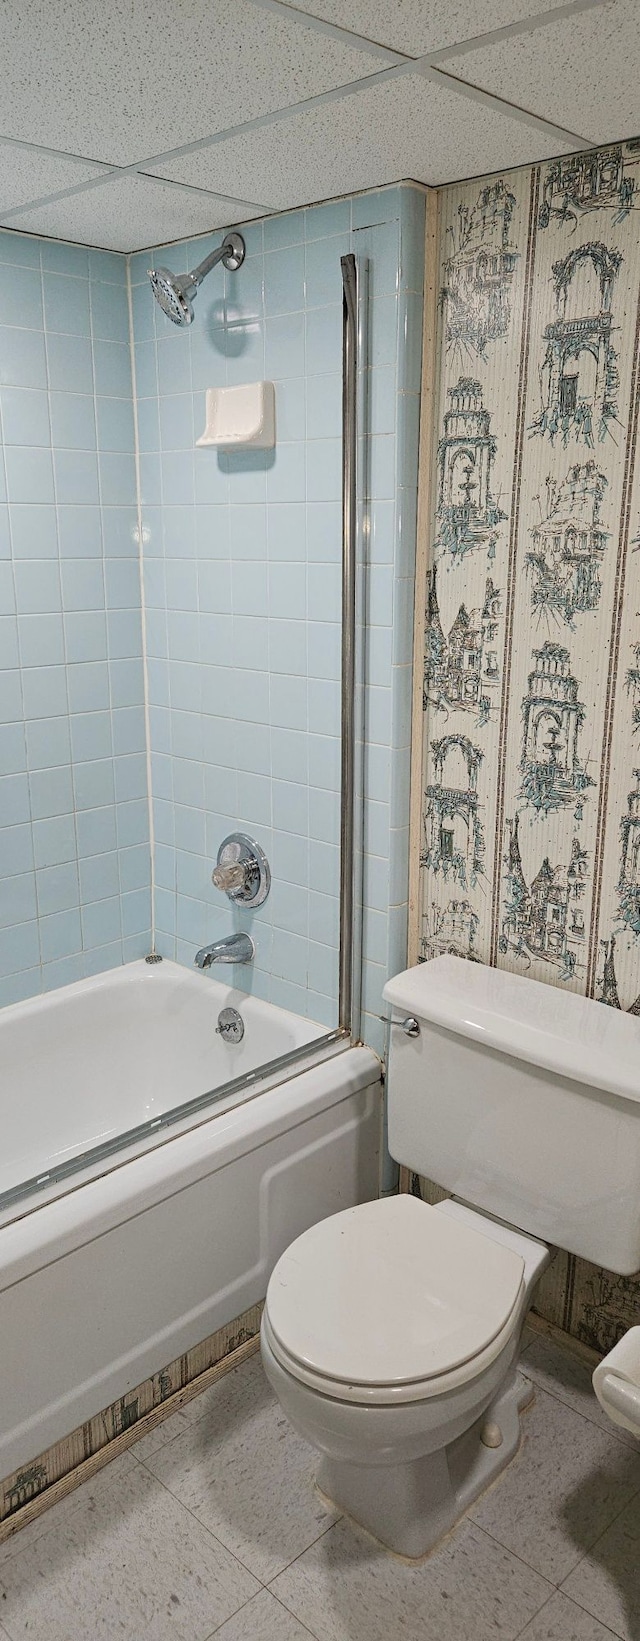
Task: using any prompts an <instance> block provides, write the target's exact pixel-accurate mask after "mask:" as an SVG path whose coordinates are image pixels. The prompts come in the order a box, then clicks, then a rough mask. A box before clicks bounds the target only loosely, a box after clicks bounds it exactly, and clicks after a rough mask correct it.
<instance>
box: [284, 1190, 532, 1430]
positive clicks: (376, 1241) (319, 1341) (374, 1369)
mask: <svg viewBox="0 0 640 1641" xmlns="http://www.w3.org/2000/svg"><path fill="white" fill-rule="evenodd" d="M523 1292H524V1261H523V1259H522V1258H521V1256H520V1254H519V1253H517V1252H515V1250H514V1249H512V1248H510V1247H508V1246H505V1245H504V1244H503V1243H502V1242H497V1241H494V1240H493V1239H492V1238H491V1236H490V1235H487V1236H485V1235H483V1234H482V1233H481V1232H479V1231H477V1230H476V1229H475V1228H473V1229H472V1228H471V1227H470V1226H468V1225H466V1224H464V1223H461V1222H460V1221H459V1220H457V1219H455V1218H449V1217H448V1216H447V1215H445V1214H443V1213H441V1212H438V1211H437V1210H436V1209H434V1208H430V1207H428V1206H427V1204H426V1203H423V1202H420V1201H417V1200H416V1198H414V1197H411V1196H399V1197H392V1198H387V1199H386V1200H383V1201H378V1202H368V1203H364V1204H363V1205H362V1206H360V1207H357V1208H349V1209H347V1210H346V1211H345V1212H343V1213H339V1214H334V1215H332V1216H331V1218H330V1219H326V1220H322V1221H320V1223H319V1224H318V1225H314V1226H312V1227H311V1229H310V1230H309V1231H305V1233H304V1234H303V1235H302V1236H301V1237H298V1239H297V1241H295V1242H294V1243H292V1245H291V1246H290V1247H289V1248H288V1249H287V1250H286V1252H285V1253H284V1254H283V1255H282V1258H281V1259H280V1260H279V1261H278V1264H277V1265H276V1267H275V1270H274V1272H273V1275H272V1277H271V1281H270V1283H269V1288H268V1291H267V1299H266V1304H265V1315H264V1322H263V1327H264V1332H265V1338H266V1340H267V1343H268V1344H269V1346H270V1348H271V1350H272V1352H273V1354H274V1356H275V1357H276V1358H277V1360H278V1361H279V1362H280V1364H281V1366H282V1367H284V1368H285V1369H286V1370H287V1371H288V1372H289V1373H291V1374H292V1375H293V1377H294V1378H297V1379H298V1380H300V1382H302V1383H305V1384H308V1385H310V1386H312V1387H313V1388H315V1389H317V1390H319V1391H321V1393H323V1394H324V1395H327V1396H331V1397H333V1398H335V1399H338V1400H342V1401H352V1402H368V1403H374V1404H378V1405H383V1404H390V1403H393V1402H411V1401H421V1400H423V1399H425V1398H427V1397H431V1396H437V1395H439V1394H441V1393H442V1392H443V1391H445V1390H447V1389H449V1388H452V1387H453V1386H454V1385H455V1384H465V1383H469V1382H470V1381H471V1380H473V1379H475V1378H476V1377H477V1376H478V1375H479V1374H480V1373H481V1372H483V1371H484V1369H485V1368H486V1367H488V1366H489V1365H490V1364H491V1362H493V1361H494V1360H495V1358H496V1357H497V1356H498V1355H499V1354H500V1352H501V1350H503V1349H504V1347H505V1345H506V1344H507V1343H508V1341H509V1338H510V1337H511V1335H512V1333H513V1330H514V1326H515V1323H516V1321H517V1318H518V1315H519V1312H520V1307H521V1301H522V1296H523Z"/></svg>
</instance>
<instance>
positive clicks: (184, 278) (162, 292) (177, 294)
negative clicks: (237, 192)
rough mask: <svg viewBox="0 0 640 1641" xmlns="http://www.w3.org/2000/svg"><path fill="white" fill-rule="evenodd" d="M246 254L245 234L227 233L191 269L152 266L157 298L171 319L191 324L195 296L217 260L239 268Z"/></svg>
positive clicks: (182, 323) (233, 270) (232, 268)
mask: <svg viewBox="0 0 640 1641" xmlns="http://www.w3.org/2000/svg"><path fill="white" fill-rule="evenodd" d="M244 258H245V244H244V240H243V238H242V234H227V235H226V237H225V239H223V241H222V244H221V245H219V246H218V249H217V251H212V252H211V255H210V256H206V257H205V259H204V262H199V263H198V266H197V268H194V269H193V271H192V272H191V273H186V274H174V273H172V272H171V269H170V268H149V270H148V273H149V278H150V280H151V289H152V291H153V294H154V296H155V299H156V302H158V303H159V305H160V307H161V308H162V312H163V313H166V316H167V319H172V320H173V323H174V325H191V324H192V323H193V298H194V296H195V295H196V292H197V289H198V286H199V285H201V284H202V281H203V279H206V276H207V274H208V273H210V272H211V269H212V268H215V266H216V263H217V262H223V263H224V266H225V268H229V269H231V271H232V272H235V270H236V269H237V268H241V267H242V264H243V262H244Z"/></svg>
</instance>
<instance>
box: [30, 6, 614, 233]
mask: <svg viewBox="0 0 640 1641" xmlns="http://www.w3.org/2000/svg"><path fill="white" fill-rule="evenodd" d="M639 21H640V0H569V3H568V4H564V5H560V6H558V5H556V6H551V7H549V6H546V7H545V6H544V3H543V0H542V4H541V0H483V5H482V7H481V8H479V7H478V4H477V0H307V3H306V4H304V5H292V4H290V3H288V0H287V3H285V0H108V3H106V4H105V0H3V4H2V6H1V7H0V61H1V62H2V98H1V102H0V225H2V226H4V227H7V228H14V229H22V230H25V231H27V232H29V233H36V234H45V235H50V236H52V237H54V238H59V239H71V240H74V241H76V242H79V243H82V244H87V245H98V246H103V247H105V248H108V249H112V250H117V251H133V250H138V249H142V248H146V247H147V246H152V245H157V244H165V243H168V242H169V241H171V240H173V239H181V238H186V237H191V236H195V235H198V234H201V233H204V232H206V231H207V230H209V229H215V228H220V227H224V226H227V225H231V224H232V223H234V222H243V221H247V220H248V219H250V218H251V217H256V216H262V215H265V214H267V213H269V212H273V211H282V210H287V209H290V208H292V207H295V206H299V205H303V204H308V203H310V202H312V201H315V200H321V199H329V198H333V197H335V196H336V195H339V194H345V193H352V192H354V191H356V190H358V189H366V188H373V187H377V186H381V185H384V184H388V183H392V182H398V181H401V180H403V179H412V180H413V181H416V182H422V183H425V184H428V185H432V186H437V185H439V184H442V183H445V182H451V181H454V180H456V179H458V178H463V177H469V176H477V175H482V174H486V173H487V172H490V171H494V170H497V169H501V168H502V167H505V166H513V165H521V164H525V163H527V162H532V161H535V160H539V159H545V158H548V157H550V156H551V155H554V154H560V153H571V152H572V150H574V149H576V148H582V147H588V146H589V145H590V144H593V143H598V142H607V141H610V140H613V139H620V138H624V137H634V136H636V135H637V134H638V132H640V46H639V43H638V37H639V34H640V30H639V29H638V22H639ZM480 22H481V28H480V26H479V25H480Z"/></svg>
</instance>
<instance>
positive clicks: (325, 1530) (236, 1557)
mask: <svg viewBox="0 0 640 1641" xmlns="http://www.w3.org/2000/svg"><path fill="white" fill-rule="evenodd" d="M241 1365H243V1364H241ZM181 1434H182V1432H181V1431H180V1432H179V1435H181ZM174 1439H175V1438H174ZM165 1445H166V1446H167V1447H169V1446H170V1445H171V1443H169V1442H167V1443H166V1444H165ZM137 1463H138V1464H140V1465H142V1467H143V1469H144V1470H146V1472H147V1474H148V1475H149V1476H151V1477H152V1480H153V1481H156V1482H158V1483H159V1485H160V1487H162V1488H164V1491H165V1492H166V1493H168V1494H169V1495H170V1497H171V1498H172V1499H173V1500H174V1501H175V1503H176V1504H179V1505H181V1507H182V1509H183V1510H186V1511H187V1512H188V1514H189V1515H190V1516H191V1517H192V1518H193V1520H194V1521H196V1522H197V1523H198V1526H199V1527H203V1528H204V1530H205V1532H207V1533H208V1534H209V1536H210V1537H211V1538H212V1539H213V1540H214V1542H215V1543H216V1544H219V1545H220V1547H221V1549H223V1550H225V1551H226V1553H227V1555H230V1556H232V1557H233V1559H234V1561H237V1562H238V1564H239V1566H240V1567H243V1568H244V1570H245V1572H247V1573H250V1574H251V1577H252V1578H255V1580H256V1583H258V1584H259V1585H260V1587H261V1589H263V1590H268V1589H269V1584H265V1583H264V1580H263V1579H261V1578H259V1577H258V1574H257V1573H255V1572H254V1571H253V1568H252V1567H249V1566H247V1563H246V1562H245V1561H243V1560H242V1558H241V1556H239V1555H238V1554H237V1552H236V1551H235V1550H229V1548H228V1546H227V1545H226V1544H224V1543H223V1541H222V1539H221V1538H218V1536H217V1534H216V1533H214V1532H213V1529H212V1528H211V1527H208V1526H207V1524H206V1522H204V1521H201V1519H200V1517H199V1516H198V1515H196V1512H195V1510H194V1509H192V1507H191V1506H190V1505H189V1504H185V1503H184V1500H183V1499H181V1498H179V1497H178V1494H177V1493H174V1492H173V1489H172V1488H171V1487H169V1486H168V1484H167V1482H165V1481H163V1480H162V1477H161V1476H156V1475H155V1472H154V1471H153V1470H152V1469H151V1468H150V1466H149V1465H148V1464H147V1463H146V1460H145V1459H140V1458H139V1459H138V1460H137ZM312 1485H313V1483H312ZM342 1519H343V1518H342V1515H340V1516H338V1518H337V1520H336V1521H331V1522H329V1525H328V1526H327V1527H324V1528H323V1530H322V1532H321V1533H318V1534H317V1536H316V1537H315V1538H312V1539H311V1540H310V1542H309V1544H306V1545H305V1547H304V1549H303V1550H300V1551H299V1552H298V1555H296V1556H292V1558H291V1561H287V1562H286V1563H285V1566H284V1567H279V1568H278V1571H277V1573H274V1574H273V1577H272V1579H271V1580H270V1583H273V1581H274V1579H276V1578H279V1577H280V1574H281V1573H286V1572H288V1570H289V1567H292V1566H293V1565H294V1562H296V1561H298V1560H299V1559H300V1556H303V1555H306V1553H307V1550H310V1549H311V1548H312V1546H313V1545H314V1544H317V1543H318V1540H319V1539H321V1538H324V1537H325V1534H326V1533H330V1532H331V1528H332V1527H337V1525H338V1521H342ZM255 1593H257V1592H255ZM271 1593H273V1592H271ZM249 1599H250V1600H251V1599H252V1597H250V1598H249ZM280 1605H281V1606H282V1605H283V1603H282V1602H281V1603H280ZM214 1634H215V1631H214Z"/></svg>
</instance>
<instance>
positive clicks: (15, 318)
mask: <svg viewBox="0 0 640 1641" xmlns="http://www.w3.org/2000/svg"><path fill="white" fill-rule="evenodd" d="M0 315H1V322H0V417H1V432H2V459H1V463H0V1005H1V1004H5V1003H10V1002H13V1001H17V1000H19V999H21V998H23V997H27V996H30V995H32V994H33V993H35V992H38V991H40V990H41V989H43V988H48V987H51V986H57V985H62V984H64V983H66V982H69V981H73V980H77V979H80V978H81V977H82V976H83V975H86V974H89V973H94V972H97V971H99V970H102V969H106V968H108V967H110V966H111V965H113V964H115V963H121V962H122V961H126V960H127V959H129V958H133V957H138V956H141V955H143V954H144V953H146V952H147V951H148V950H149V941H150V921H151V915H150V855H149V829H148V818H147V817H148V808H147V781H146V742H145V714H144V688H143V664H142V630H141V602H140V578H139V566H138V544H137V533H136V529H137V511H136V489H135V464H134V455H133V451H134V442H133V400H132V388H131V368H130V347H129V317H128V301H127V268H126V260H125V258H124V257H120V256H115V255H113V256H110V255H108V254H106V255H105V254H104V253H101V252H92V251H87V250H85V249H83V248H81V247H77V246H72V245H62V244H58V243H56V242H54V241H47V240H42V241H38V240H35V239H32V238H28V237H26V236H24V237H23V236H20V235H15V234H8V233H2V232H0Z"/></svg>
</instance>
